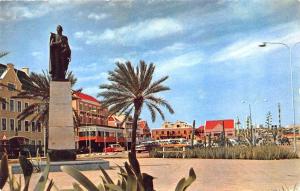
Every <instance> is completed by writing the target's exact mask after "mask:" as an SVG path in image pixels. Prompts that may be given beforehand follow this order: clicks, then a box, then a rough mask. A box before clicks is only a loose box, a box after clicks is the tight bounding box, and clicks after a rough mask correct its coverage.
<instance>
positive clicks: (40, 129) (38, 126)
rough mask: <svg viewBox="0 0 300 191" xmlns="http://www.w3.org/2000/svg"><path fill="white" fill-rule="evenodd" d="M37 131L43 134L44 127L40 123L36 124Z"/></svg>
mask: <svg viewBox="0 0 300 191" xmlns="http://www.w3.org/2000/svg"><path fill="white" fill-rule="evenodd" d="M36 130H37V132H42V127H41V123H40V122H36Z"/></svg>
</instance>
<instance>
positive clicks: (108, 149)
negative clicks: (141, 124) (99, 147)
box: [103, 144, 125, 153]
mask: <svg viewBox="0 0 300 191" xmlns="http://www.w3.org/2000/svg"><path fill="white" fill-rule="evenodd" d="M103 151H104V152H106V153H107V152H122V151H125V148H124V147H122V146H121V145H120V144H111V145H109V146H108V147H106V148H104V150H103Z"/></svg>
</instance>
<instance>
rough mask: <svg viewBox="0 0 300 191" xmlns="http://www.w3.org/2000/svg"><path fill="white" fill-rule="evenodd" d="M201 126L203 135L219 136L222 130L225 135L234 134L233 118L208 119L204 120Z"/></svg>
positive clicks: (232, 135) (231, 135)
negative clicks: (203, 124)
mask: <svg viewBox="0 0 300 191" xmlns="http://www.w3.org/2000/svg"><path fill="white" fill-rule="evenodd" d="M200 128H201V127H200ZM203 128H204V131H203V133H204V136H208V135H211V136H213V137H219V136H221V134H222V132H223V131H224V132H225V136H226V137H234V136H235V130H234V120H233V119H224V120H209V121H206V122H205V126H204V127H203Z"/></svg>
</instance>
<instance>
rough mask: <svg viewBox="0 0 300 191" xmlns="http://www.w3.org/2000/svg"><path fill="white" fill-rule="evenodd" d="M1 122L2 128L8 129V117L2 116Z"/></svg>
mask: <svg viewBox="0 0 300 191" xmlns="http://www.w3.org/2000/svg"><path fill="white" fill-rule="evenodd" d="M1 124H2V130H3V131H6V118H2V120H1Z"/></svg>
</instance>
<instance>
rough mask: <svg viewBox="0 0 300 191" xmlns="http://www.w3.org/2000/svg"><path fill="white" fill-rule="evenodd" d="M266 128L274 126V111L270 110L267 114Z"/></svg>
mask: <svg viewBox="0 0 300 191" xmlns="http://www.w3.org/2000/svg"><path fill="white" fill-rule="evenodd" d="M266 128H268V129H269V130H270V128H272V113H271V112H270V111H269V112H268V113H267V115H266Z"/></svg>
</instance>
